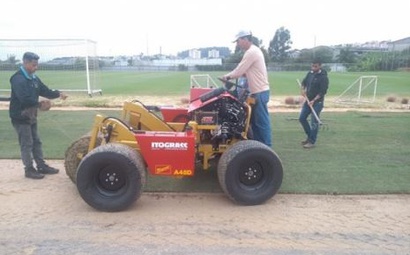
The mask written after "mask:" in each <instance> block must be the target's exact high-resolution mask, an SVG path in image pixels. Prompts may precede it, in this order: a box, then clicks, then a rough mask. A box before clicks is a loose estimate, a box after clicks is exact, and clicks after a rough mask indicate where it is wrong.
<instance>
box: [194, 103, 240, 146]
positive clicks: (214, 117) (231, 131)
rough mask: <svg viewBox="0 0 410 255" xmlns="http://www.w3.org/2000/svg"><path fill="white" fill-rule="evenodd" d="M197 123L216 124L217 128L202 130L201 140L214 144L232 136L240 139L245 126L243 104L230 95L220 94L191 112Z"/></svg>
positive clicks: (223, 141)
mask: <svg viewBox="0 0 410 255" xmlns="http://www.w3.org/2000/svg"><path fill="white" fill-rule="evenodd" d="M191 114H192V118H193V119H194V120H195V121H196V122H197V123H198V124H199V125H217V126H218V128H217V130H204V131H203V133H202V134H201V140H202V141H206V140H210V141H211V142H212V143H214V144H219V143H225V142H226V141H227V140H230V139H232V138H237V139H240V138H241V137H242V132H244V131H245V128H246V119H247V111H246V109H245V105H244V104H242V103H241V102H239V101H238V100H237V99H236V98H234V97H231V96H222V97H220V98H218V99H217V100H215V101H213V102H210V103H208V104H205V105H203V106H202V107H200V108H199V109H196V110H195V111H194V112H192V113H191Z"/></svg>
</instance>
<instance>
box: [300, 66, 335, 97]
mask: <svg viewBox="0 0 410 255" xmlns="http://www.w3.org/2000/svg"><path fill="white" fill-rule="evenodd" d="M302 86H303V88H305V89H306V95H307V97H308V99H309V100H313V99H314V98H315V97H316V96H317V95H320V98H319V99H318V100H316V102H323V100H324V98H325V95H326V93H327V89H328V87H329V78H328V77H327V72H326V70H323V69H320V71H319V72H317V73H314V72H312V71H309V72H308V73H307V74H306V77H305V78H304V79H303V81H302Z"/></svg>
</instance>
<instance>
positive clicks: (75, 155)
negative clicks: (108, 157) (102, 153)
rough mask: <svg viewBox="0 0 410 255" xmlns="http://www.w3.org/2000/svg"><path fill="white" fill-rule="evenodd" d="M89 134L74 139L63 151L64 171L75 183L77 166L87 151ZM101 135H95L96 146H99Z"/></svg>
mask: <svg viewBox="0 0 410 255" xmlns="http://www.w3.org/2000/svg"><path fill="white" fill-rule="evenodd" d="M90 140H91V136H90V135H86V136H83V137H81V138H80V139H78V140H77V141H74V142H73V143H72V144H71V145H70V146H69V147H68V148H67V150H66V151H65V160H64V168H65V173H66V174H67V175H68V177H70V179H71V181H72V182H73V183H76V177H77V168H78V165H79V164H80V161H81V159H82V157H83V156H84V155H85V154H87V152H88V145H89V144H90ZM101 142H102V137H97V140H96V146H100V145H101Z"/></svg>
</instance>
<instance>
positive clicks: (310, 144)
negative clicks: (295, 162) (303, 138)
mask: <svg viewBox="0 0 410 255" xmlns="http://www.w3.org/2000/svg"><path fill="white" fill-rule="evenodd" d="M313 147H315V145H314V144H313V143H311V142H308V143H307V144H305V145H303V148H305V149H311V148H313Z"/></svg>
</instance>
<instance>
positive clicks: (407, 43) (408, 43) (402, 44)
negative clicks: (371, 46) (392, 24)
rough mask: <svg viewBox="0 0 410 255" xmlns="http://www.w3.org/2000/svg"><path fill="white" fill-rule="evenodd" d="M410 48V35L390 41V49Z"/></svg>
mask: <svg viewBox="0 0 410 255" xmlns="http://www.w3.org/2000/svg"><path fill="white" fill-rule="evenodd" d="M409 48H410V37H406V38H403V39H400V40H397V41H393V42H391V43H389V51H402V50H406V49H409Z"/></svg>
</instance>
